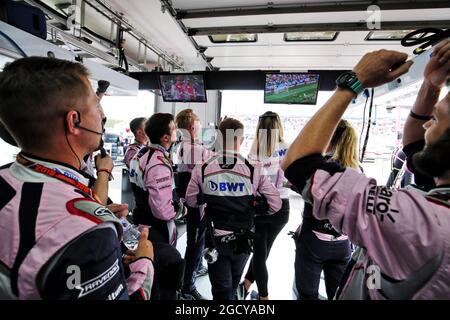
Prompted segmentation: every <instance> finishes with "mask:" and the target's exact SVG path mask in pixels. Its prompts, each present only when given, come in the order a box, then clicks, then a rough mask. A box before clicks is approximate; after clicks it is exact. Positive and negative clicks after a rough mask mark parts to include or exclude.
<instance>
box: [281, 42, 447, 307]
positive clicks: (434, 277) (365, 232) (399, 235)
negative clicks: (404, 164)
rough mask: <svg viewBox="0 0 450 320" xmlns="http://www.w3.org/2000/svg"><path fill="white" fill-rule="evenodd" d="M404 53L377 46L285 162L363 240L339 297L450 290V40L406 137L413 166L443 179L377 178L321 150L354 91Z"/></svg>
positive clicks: (318, 210) (382, 77)
mask: <svg viewBox="0 0 450 320" xmlns="http://www.w3.org/2000/svg"><path fill="white" fill-rule="evenodd" d="M424 54H426V53H424ZM406 59H407V55H406V54H404V53H400V52H396V51H387V50H380V51H375V52H371V53H368V54H366V55H365V56H364V57H363V58H362V59H361V60H360V61H359V63H358V64H357V65H356V66H355V67H354V69H353V71H352V72H350V73H345V74H343V75H341V76H340V77H339V78H338V79H337V85H338V89H337V90H336V92H335V93H334V95H333V96H332V97H331V98H330V100H328V102H327V103H326V104H325V105H324V106H323V107H322V108H321V109H320V110H319V111H318V112H317V113H316V115H315V116H314V117H313V118H312V119H311V120H310V121H309V122H308V123H307V125H306V126H305V127H304V129H303V130H302V131H301V132H300V134H299V135H298V137H297V139H296V140H295V141H294V143H293V144H292V145H291V147H290V149H289V150H288V153H287V155H286V158H285V161H284V163H283V168H284V169H285V175H286V177H287V178H288V180H289V181H290V182H291V183H292V184H293V185H294V186H296V187H297V188H298V190H301V192H302V195H303V198H304V199H305V201H308V202H309V203H310V204H311V205H312V207H313V209H312V210H313V215H314V216H315V217H316V218H317V219H328V220H329V221H330V222H331V224H332V225H333V226H334V228H335V229H337V230H339V231H341V232H343V233H344V234H347V235H348V237H349V239H350V241H351V242H352V243H354V244H356V245H357V246H359V247H360V248H361V249H359V250H357V251H356V253H355V254H354V256H353V258H352V262H351V263H350V267H349V268H348V272H346V276H344V281H343V282H342V286H341V288H340V289H339V290H338V292H337V298H339V299H395V300H397V299H402V300H406V299H426V300H429V299H448V297H449V296H450V278H449V276H448V270H449V267H450V263H449V260H448V258H447V257H448V256H449V254H450V246H449V243H450V232H449V230H450V203H449V201H450V154H449V150H450V139H449V138H450V137H449V134H448V133H449V130H450V94H447V95H446V96H445V97H444V99H442V100H441V101H439V102H438V99H439V94H440V91H441V89H442V87H443V85H444V83H445V81H446V79H448V78H450V40H448V39H446V40H442V41H441V42H440V43H439V44H438V45H436V47H435V48H434V50H433V54H432V57H431V59H430V60H429V62H428V63H427V65H426V67H425V72H424V81H423V84H422V86H421V88H420V90H419V93H418V95H417V98H416V102H415V104H414V106H413V108H412V110H411V113H410V115H409V118H408V120H407V122H406V124H405V128H404V136H403V143H404V145H405V147H404V150H405V153H406V155H407V156H408V162H409V164H410V169H411V170H412V172H413V173H414V174H415V175H416V177H417V173H420V172H418V170H420V171H421V172H422V173H425V177H433V179H434V182H435V183H436V185H437V188H433V187H432V185H431V183H430V182H429V180H427V181H426V180H420V179H419V181H417V180H416V182H418V183H419V185H420V186H422V187H425V188H426V187H430V186H431V187H432V188H433V189H431V190H429V191H428V192H427V193H423V192H420V191H418V190H411V189H406V190H405V189H400V190H391V189H388V188H386V187H385V186H377V184H376V181H375V180H374V179H371V178H368V177H366V176H365V175H363V174H361V173H359V172H357V171H355V170H352V169H345V170H344V169H343V168H340V167H339V166H336V165H332V164H330V163H327V162H326V161H325V159H324V157H323V155H322V154H323V152H324V151H325V148H326V146H327V145H328V141H329V140H330V138H331V136H332V134H333V131H334V130H335V128H336V125H337V123H338V122H339V119H340V118H341V116H342V115H343V114H344V112H345V110H346V109H347V107H348V105H349V104H350V103H351V101H352V100H353V99H354V98H355V95H357V94H358V93H360V92H361V91H362V90H363V88H364V87H366V88H371V87H377V86H380V85H382V84H385V83H388V82H390V81H393V80H395V79H396V78H398V77H399V76H401V75H402V74H404V73H406V72H407V71H408V70H409V68H410V66H411V64H412V62H411V61H406ZM405 61H406V62H405ZM395 66H397V68H396V67H395ZM433 107H434V110H433ZM424 145H425V148H423V146H424ZM421 148H423V150H421V151H420V149H421ZM411 160H412V161H411ZM411 164H412V165H411ZM374 280H375V281H374Z"/></svg>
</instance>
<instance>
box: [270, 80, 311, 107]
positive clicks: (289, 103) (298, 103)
mask: <svg viewBox="0 0 450 320" xmlns="http://www.w3.org/2000/svg"><path fill="white" fill-rule="evenodd" d="M274 74H275V75H284V74H301V75H317V76H318V79H317V90H316V92H317V94H316V98H315V100H314V101H313V102H310V103H300V102H288V103H286V102H272V101H270V102H268V101H267V99H266V92H267V91H266V88H267V87H266V85H267V75H274ZM319 91H320V73H317V72H265V73H264V104H287V105H291V104H297V105H316V104H317V98H318V96H319Z"/></svg>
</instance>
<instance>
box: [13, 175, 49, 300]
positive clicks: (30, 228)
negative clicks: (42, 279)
mask: <svg viewBox="0 0 450 320" xmlns="http://www.w3.org/2000/svg"><path fill="white" fill-rule="evenodd" d="M43 186H44V184H43V183H30V182H26V183H24V184H23V186H22V193H21V198H20V206H19V232H20V242H19V250H18V252H17V255H16V260H15V261H14V265H13V267H12V269H11V288H12V292H13V293H14V294H15V295H16V296H19V288H18V282H17V281H18V278H19V268H20V266H21V265H22V262H23V261H24V260H25V258H26V256H27V255H28V253H29V252H30V251H31V249H32V248H33V247H34V246H35V244H36V220H37V215H38V209H39V204H40V202H41V201H40V200H41V195H42V188H43Z"/></svg>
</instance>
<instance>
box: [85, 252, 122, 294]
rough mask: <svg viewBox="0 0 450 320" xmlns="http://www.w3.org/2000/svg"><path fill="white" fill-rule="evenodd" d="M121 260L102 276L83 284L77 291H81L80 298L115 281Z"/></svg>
mask: <svg viewBox="0 0 450 320" xmlns="http://www.w3.org/2000/svg"><path fill="white" fill-rule="evenodd" d="M119 269H120V268H119V260H116V261H115V262H114V263H113V265H112V266H111V267H109V268H108V270H106V271H105V272H103V273H102V274H100V275H98V276H96V277H95V278H93V279H90V280H88V281H86V282H84V283H82V284H80V285H79V286H78V287H77V289H78V290H80V291H81V292H80V294H79V295H78V298H82V297H84V296H86V295H88V294H90V293H92V292H94V291H96V290H98V289H100V288H101V287H103V286H104V285H105V284H107V283H108V282H109V281H111V280H112V279H114V276H115V275H116V274H117V273H118V272H119Z"/></svg>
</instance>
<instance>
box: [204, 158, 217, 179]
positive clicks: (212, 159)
mask: <svg viewBox="0 0 450 320" xmlns="http://www.w3.org/2000/svg"><path fill="white" fill-rule="evenodd" d="M218 157H219V155H215V156H212V157H211V158H209V159H208V160H206V161H205V163H204V164H203V165H202V183H203V182H205V169H206V167H207V166H208V165H209V164H211V162H213V161H214V160H216V159H217V158H218Z"/></svg>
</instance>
